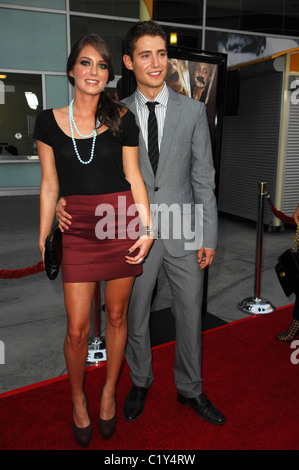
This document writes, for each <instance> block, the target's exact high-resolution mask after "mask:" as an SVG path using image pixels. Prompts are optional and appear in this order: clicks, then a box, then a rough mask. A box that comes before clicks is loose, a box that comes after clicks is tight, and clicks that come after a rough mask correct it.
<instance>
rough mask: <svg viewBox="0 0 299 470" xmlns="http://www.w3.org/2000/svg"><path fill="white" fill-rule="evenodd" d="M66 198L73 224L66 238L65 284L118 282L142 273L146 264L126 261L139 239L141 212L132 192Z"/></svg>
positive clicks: (62, 267)
mask: <svg viewBox="0 0 299 470" xmlns="http://www.w3.org/2000/svg"><path fill="white" fill-rule="evenodd" d="M65 199H66V203H67V205H66V211H67V212H68V213H69V214H70V215H71V216H72V220H71V222H72V223H71V225H70V228H69V229H68V230H65V231H64V232H63V236H62V249H63V254H62V264H61V271H62V280H63V282H90V281H100V280H109V279H118V278H123V277H130V276H137V275H138V274H141V273H142V265H140V264H137V265H133V264H129V263H127V262H126V259H125V256H126V254H127V250H128V249H129V248H130V247H131V246H132V245H133V244H134V243H135V242H136V239H137V238H138V236H139V217H138V211H137V209H136V206H135V204H134V199H133V196H132V193H131V191H124V192H120V193H111V194H102V195H95V196H93V195H92V196H89V195H88V196H85V195H84V196H67V197H65ZM136 254H137V252H134V253H132V256H135V255H136Z"/></svg>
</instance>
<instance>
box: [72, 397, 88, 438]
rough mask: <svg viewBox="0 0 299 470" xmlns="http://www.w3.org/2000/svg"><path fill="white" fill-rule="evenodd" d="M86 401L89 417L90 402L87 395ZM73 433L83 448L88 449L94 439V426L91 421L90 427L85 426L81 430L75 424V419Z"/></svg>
mask: <svg viewBox="0 0 299 470" xmlns="http://www.w3.org/2000/svg"><path fill="white" fill-rule="evenodd" d="M85 400H86V408H87V414H88V417H89V412H88V401H87V397H86V395H85ZM89 419H90V418H89ZM73 431H74V436H75V439H76V441H77V443H78V444H79V445H80V446H81V447H87V446H88V445H89V444H90V441H91V437H92V424H91V421H90V423H89V425H88V426H85V427H84V428H79V427H78V426H77V425H76V424H75V421H74V418H73Z"/></svg>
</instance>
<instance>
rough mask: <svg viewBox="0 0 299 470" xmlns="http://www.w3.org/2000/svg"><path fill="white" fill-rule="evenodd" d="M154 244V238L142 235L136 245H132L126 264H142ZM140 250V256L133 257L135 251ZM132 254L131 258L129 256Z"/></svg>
mask: <svg viewBox="0 0 299 470" xmlns="http://www.w3.org/2000/svg"><path fill="white" fill-rule="evenodd" d="M153 242H154V238H152V237H149V236H148V235H142V237H140V238H138V240H137V241H136V243H134V245H132V246H131V247H130V248H129V249H128V251H127V255H126V262H127V263H129V264H141V263H142V262H143V261H144V259H145V258H146V257H147V255H148V252H149V250H150V248H151V246H152V244H153ZM138 248H139V251H138V254H137V255H135V256H133V254H134V251H135V250H137V249H138ZM131 253H132V255H131V256H129V255H130V254H131Z"/></svg>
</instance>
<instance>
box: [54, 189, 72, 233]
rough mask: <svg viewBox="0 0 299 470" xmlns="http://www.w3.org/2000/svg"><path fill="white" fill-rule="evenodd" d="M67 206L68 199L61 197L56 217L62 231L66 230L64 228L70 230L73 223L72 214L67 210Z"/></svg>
mask: <svg viewBox="0 0 299 470" xmlns="http://www.w3.org/2000/svg"><path fill="white" fill-rule="evenodd" d="M65 207H66V200H65V199H63V197H62V198H61V199H59V202H58V204H57V209H56V217H57V220H58V224H59V228H60V230H61V231H62V232H64V230H68V229H69V226H70V225H71V223H72V222H71V219H72V216H71V215H70V214H68V213H67V212H66V211H65Z"/></svg>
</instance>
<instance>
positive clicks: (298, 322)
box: [276, 205, 299, 341]
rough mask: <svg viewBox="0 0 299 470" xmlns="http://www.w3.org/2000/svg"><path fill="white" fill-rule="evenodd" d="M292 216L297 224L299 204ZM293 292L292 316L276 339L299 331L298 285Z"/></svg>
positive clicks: (291, 335) (291, 338) (284, 339)
mask: <svg viewBox="0 0 299 470" xmlns="http://www.w3.org/2000/svg"><path fill="white" fill-rule="evenodd" d="M293 218H294V220H295V222H296V224H299V205H298V207H297V209H296V210H295V212H294V214H293ZM294 294H295V295H296V300H295V305H294V310H293V318H292V321H291V323H290V325H289V327H288V329H287V330H286V331H284V332H283V333H281V334H279V335H277V336H276V339H278V341H293V339H294V338H295V336H297V334H298V333H299V286H298V288H297V289H296V290H295V292H294Z"/></svg>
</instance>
